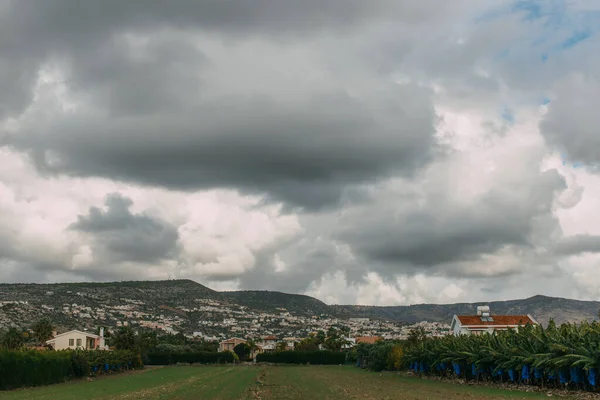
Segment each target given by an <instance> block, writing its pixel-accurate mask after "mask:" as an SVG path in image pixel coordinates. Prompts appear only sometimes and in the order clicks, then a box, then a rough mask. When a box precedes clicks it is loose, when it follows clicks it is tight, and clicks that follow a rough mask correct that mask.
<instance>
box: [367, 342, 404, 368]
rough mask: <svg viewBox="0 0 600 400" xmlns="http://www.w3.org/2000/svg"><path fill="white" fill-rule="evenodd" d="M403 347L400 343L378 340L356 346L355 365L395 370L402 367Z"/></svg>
mask: <svg viewBox="0 0 600 400" xmlns="http://www.w3.org/2000/svg"><path fill="white" fill-rule="evenodd" d="M404 364H405V361H404V347H403V345H402V344H400V343H394V342H390V341H379V342H377V343H374V344H366V343H361V344H359V345H358V346H356V365H358V366H360V367H363V368H368V369H370V370H373V371H383V370H388V371H396V370H400V369H402V368H403V367H404Z"/></svg>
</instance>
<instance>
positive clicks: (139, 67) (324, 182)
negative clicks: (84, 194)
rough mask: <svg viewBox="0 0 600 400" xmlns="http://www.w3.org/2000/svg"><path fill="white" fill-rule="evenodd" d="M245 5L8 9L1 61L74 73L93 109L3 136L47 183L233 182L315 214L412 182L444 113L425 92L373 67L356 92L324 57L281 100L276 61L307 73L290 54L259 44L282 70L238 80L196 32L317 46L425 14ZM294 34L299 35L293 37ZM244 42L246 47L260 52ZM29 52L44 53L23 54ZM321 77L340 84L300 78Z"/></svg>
mask: <svg viewBox="0 0 600 400" xmlns="http://www.w3.org/2000/svg"><path fill="white" fill-rule="evenodd" d="M249 4H250V3H248V2H244V1H233V2H227V1H225V2H214V1H184V2H180V3H179V4H178V6H173V5H172V4H170V3H169V5H168V6H167V5H166V3H164V2H155V1H150V2H135V1H132V2H108V3H106V2H101V3H93V2H79V1H58V0H57V1H52V0H49V1H43V2H35V1H32V2H25V3H21V2H14V3H12V7H11V8H10V9H9V11H8V12H7V13H6V14H5V15H7V17H6V21H5V22H6V23H7V24H8V25H9V26H8V27H7V26H3V27H2V28H1V29H3V30H4V31H5V32H6V33H7V36H6V37H4V38H3V39H0V40H4V41H5V43H6V44H8V46H5V47H3V48H2V50H0V51H2V52H3V53H5V54H6V56H7V57H8V58H10V59H15V60H18V59H19V57H20V56H22V57H21V59H22V60H23V65H18V64H15V65H14V70H12V72H11V71H9V74H8V76H11V75H12V74H15V73H16V71H18V70H20V69H21V68H22V67H23V66H24V65H30V64H31V63H32V61H31V60H32V59H33V60H37V61H38V67H39V65H41V63H42V62H43V61H45V60H49V62H50V61H52V62H55V63H56V65H58V66H60V68H62V70H63V71H67V72H66V74H67V76H66V77H65V85H66V86H67V87H68V88H69V90H70V91H71V92H72V93H74V95H75V96H76V99H77V100H80V101H84V102H85V103H86V104H87V106H88V108H81V109H77V110H76V111H74V112H72V113H66V114H63V115H62V116H56V118H53V119H52V120H44V122H43V125H42V123H40V125H36V123H35V120H33V121H29V122H30V123H29V124H25V126H26V127H24V128H23V129H22V130H21V132H19V133H18V134H16V135H11V136H9V138H8V139H6V138H5V139H4V140H3V142H4V143H5V144H7V143H8V144H10V145H12V146H13V148H16V149H19V150H21V151H28V152H30V153H31V154H32V156H33V158H34V160H35V163H36V166H37V167H38V169H39V170H40V171H41V172H44V173H59V174H60V173H66V174H70V175H73V176H102V177H107V178H110V179H117V180H123V181H128V182H135V183H142V184H146V185H152V186H162V187H167V188H172V189H183V190H197V189H206V188H215V187H217V188H234V189H241V190H242V191H244V192H249V193H258V194H266V196H267V198H271V199H274V200H276V201H283V202H285V203H287V204H288V205H291V206H301V207H306V208H309V209H314V208H319V207H322V206H325V205H331V204H335V203H336V201H338V200H339V198H340V195H341V194H342V192H343V190H344V189H345V187H347V186H348V185H351V184H353V183H357V182H363V181H366V180H370V179H377V178H379V177H381V176H388V175H390V174H397V173H399V174H408V175H410V174H411V173H412V172H413V171H414V170H416V169H418V168H420V167H421V166H422V165H424V164H425V163H426V162H428V160H429V159H430V157H431V150H432V147H433V143H434V142H433V131H434V128H433V125H434V111H433V107H432V104H431V100H430V93H429V91H428V90H427V89H424V88H421V87H417V86H413V85H398V84H396V83H393V82H392V81H391V79H390V78H389V77H387V76H379V75H378V74H377V72H375V71H364V72H365V73H366V74H361V75H360V77H361V78H357V79H366V81H365V83H362V82H358V87H363V88H368V89H361V90H360V91H361V93H360V95H358V96H356V95H352V94H350V93H349V90H348V88H349V87H352V86H353V85H355V84H356V82H354V81H353V79H354V78H348V79H350V80H348V81H346V80H345V79H344V78H342V77H341V76H343V75H341V74H340V77H336V75H338V74H336V71H332V70H329V69H328V67H327V63H323V60H321V61H318V62H316V61H315V66H314V68H317V69H316V70H310V69H309V70H304V69H302V68H301V67H298V69H297V70H292V71H290V74H291V75H290V76H289V77H286V78H285V79H286V80H285V84H287V85H289V87H287V89H286V88H282V89H279V91H278V89H277V86H278V85H281V84H282V83H281V82H280V81H279V80H277V79H271V77H270V76H269V74H268V73H267V72H266V71H268V69H269V68H271V65H273V67H274V68H275V69H277V67H278V62H280V61H281V62H284V64H282V65H281V66H280V69H281V70H287V69H289V68H290V67H291V68H292V69H293V68H294V67H295V65H294V64H293V63H292V64H290V63H291V62H292V60H281V58H282V54H285V53H284V51H285V47H281V52H280V51H278V50H277V49H276V48H275V49H273V48H270V49H269V50H265V49H264V48H261V46H260V45H258V47H256V49H257V50H256V51H257V52H256V57H257V58H259V59H261V58H264V59H265V60H269V59H272V61H263V62H262V64H260V65H259V66H258V67H256V69H257V70H258V71H256V70H248V71H246V70H244V69H243V68H238V69H237V70H235V71H234V72H230V73H231V74H232V75H231V76H227V72H222V71H220V69H219V68H220V67H219V66H220V65H223V63H224V64H225V65H231V64H232V63H236V62H238V61H236V59H234V58H232V59H231V60H229V59H227V55H221V56H220V57H221V58H223V57H224V58H225V59H218V60H215V59H213V58H211V57H210V56H207V55H206V54H205V52H204V51H202V49H200V48H198V47H199V46H200V47H202V46H201V45H199V44H198V43H199V42H198V40H196V39H195V37H196V36H194V35H197V34H198V33H201V32H207V31H210V32H213V33H216V34H218V35H220V37H221V38H226V37H229V34H233V33H235V32H239V33H244V34H246V35H258V36H260V37H262V38H263V39H261V40H265V39H264V37H265V35H267V36H268V34H271V33H272V34H277V36H278V37H279V38H280V39H281V40H283V37H282V36H281V34H283V36H285V40H286V41H288V42H289V43H290V45H293V44H294V43H299V42H302V41H303V40H304V42H303V45H306V43H310V40H311V39H308V38H309V37H316V36H318V34H319V32H321V28H322V29H326V30H332V31H336V32H337V31H338V30H340V29H341V30H348V31H352V32H356V31H357V30H359V29H360V26H362V25H363V24H368V23H370V22H372V21H374V20H381V19H382V18H383V19H385V18H388V17H389V16H390V13H392V12H393V13H394V15H396V18H400V20H407V21H409V20H412V21H413V22H414V21H417V20H420V19H423V18H431V17H428V14H429V12H428V11H427V9H426V8H423V6H416V5H414V4H413V3H412V2H403V3H398V2H394V1H389V2H388V1H375V2H368V3H365V2H360V1H351V2H338V1H334V2H328V3H326V4H325V5H323V4H321V3H319V6H317V4H315V5H314V7H311V5H309V4H308V5H307V4H305V3H302V4H300V3H297V2H285V1H266V0H265V1H260V2H252V5H251V6H250V5H249ZM433 15H438V14H437V13H434V14H433ZM92 17H93V18H92ZM23 27H27V28H26V29H25V28H23ZM290 30H293V31H297V32H298V35H299V36H297V35H289V36H287V35H286V33H287V32H289V31H290ZM321 33H322V32H321ZM261 35H262V36H261ZM234 36H235V35H234ZM246 39H247V38H246V37H245V36H243V35H242V36H236V39H235V40H234V41H236V42H238V43H250V44H249V46H250V48H253V47H252V46H254V44H252V41H251V40H249V39H248V40H249V41H248V42H244V40H246ZM270 39H272V38H270ZM277 42H278V41H277V40H275V41H273V43H277ZM26 43H27V44H29V45H31V46H32V47H29V48H27V49H24V50H22V52H23V54H20V53H19V52H17V53H15V54H14V55H16V57H11V55H13V52H15V51H16V49H22V48H25V47H27V46H25V44H26ZM279 45H281V46H283V44H282V43H280V44H279ZM5 49H7V50H6V51H5ZM225 53H227V51H225ZM219 62H220V63H221V64H219ZM34 64H35V63H34ZM288 64H289V65H288ZM11 68H12V67H11ZM348 68H350V69H352V68H351V67H348ZM310 74H328V75H331V76H332V84H331V85H330V86H328V87H323V85H321V84H320V83H318V82H316V83H313V84H312V85H314V86H310V84H309V85H306V83H305V82H303V81H302V77H303V76H305V75H310ZM215 76H217V77H218V79H216V78H215ZM0 79H1V78H0ZM7 79H9V81H11V80H14V79H13V78H12V77H11V78H7ZM235 79H241V80H243V81H244V83H252V82H254V81H259V82H262V81H264V85H262V88H260V87H259V88H258V89H257V88H254V87H252V88H250V89H248V90H244V89H240V88H238V87H237V86H236V84H235V83H230V81H232V82H235ZM29 86H31V82H30V84H29V85H25V86H23V87H29ZM232 90H233V92H232ZM236 90H237V92H236ZM9 98H10V96H9ZM19 104H21V103H19ZM10 107H13V108H14V107H16V105H15V104H13V105H10ZM10 107H9V105H6V106H5V107H4V108H6V109H7V110H8V109H9V108H10ZM86 109H87V110H92V111H85V110H86ZM82 110H84V111H82ZM49 159H51V161H49Z"/></svg>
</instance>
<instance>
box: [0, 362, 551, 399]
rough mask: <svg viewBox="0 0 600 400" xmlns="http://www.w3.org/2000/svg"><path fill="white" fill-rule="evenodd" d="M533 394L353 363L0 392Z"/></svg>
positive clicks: (183, 372)
mask: <svg viewBox="0 0 600 400" xmlns="http://www.w3.org/2000/svg"><path fill="white" fill-rule="evenodd" d="M506 398H510V399H536V398H540V399H541V398H546V396H545V395H542V394H534V393H523V392H508V391H502V390H497V389H491V388H485V387H478V386H461V385H455V384H451V383H443V382H437V381H430V380H425V379H418V378H410V377H403V376H399V375H397V374H392V373H383V374H378V373H372V372H366V371H363V370H360V369H357V368H353V367H319V366H281V367H260V366H218V367H217V366H203V367H195V366H192V367H164V368H155V369H147V370H145V371H141V372H134V373H130V374H126V375H121V376H119V375H117V376H112V377H104V378H100V379H96V380H91V381H78V382H70V383H64V384H60V385H53V386H46V387H40V388H31V389H23V390H16V391H10V392H0V399H3V400H4V399H5V400H25V399H27V400H42V399H44V400H54V399H60V400H75V399H77V400H80V399H107V400H108V399H123V400H125V399H128V400H133V399H169V400H171V399H178V400H179V399H181V400H183V399H220V400H231V399H241V400H245V399H248V400H249V399H261V400H271V399H277V400H279V399H281V400H288V399H289V400H312V399H315V400H328V399H335V400H338V399H340V400H341V399H363V400H367V399H368V400H385V399H415V400H421V399H506Z"/></svg>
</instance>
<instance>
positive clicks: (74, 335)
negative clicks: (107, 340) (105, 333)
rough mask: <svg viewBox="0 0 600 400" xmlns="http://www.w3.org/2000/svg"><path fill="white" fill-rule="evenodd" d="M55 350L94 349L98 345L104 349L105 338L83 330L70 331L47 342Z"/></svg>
mask: <svg viewBox="0 0 600 400" xmlns="http://www.w3.org/2000/svg"><path fill="white" fill-rule="evenodd" d="M47 343H48V344H50V345H52V347H53V348H54V350H68V349H71V350H76V349H83V350H92V349H95V348H96V347H99V348H100V349H104V347H105V345H104V338H103V337H100V336H98V335H94V334H91V333H86V332H82V331H70V332H66V333H64V334H61V335H58V336H56V337H55V338H54V339H51V340H49V341H48V342H47Z"/></svg>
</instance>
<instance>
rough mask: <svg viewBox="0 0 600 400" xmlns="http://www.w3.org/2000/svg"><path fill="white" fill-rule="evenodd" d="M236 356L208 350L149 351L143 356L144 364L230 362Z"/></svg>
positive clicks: (229, 352) (226, 352)
mask: <svg viewBox="0 0 600 400" xmlns="http://www.w3.org/2000/svg"><path fill="white" fill-rule="evenodd" d="M236 358H237V356H236V355H235V354H234V353H232V352H231V351H223V352H218V353H215V352H208V351H192V352H165V351H162V352H149V353H148V354H147V355H146V357H145V360H144V361H145V363H146V365H171V364H177V363H188V364H231V363H233V362H234V361H236Z"/></svg>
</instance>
